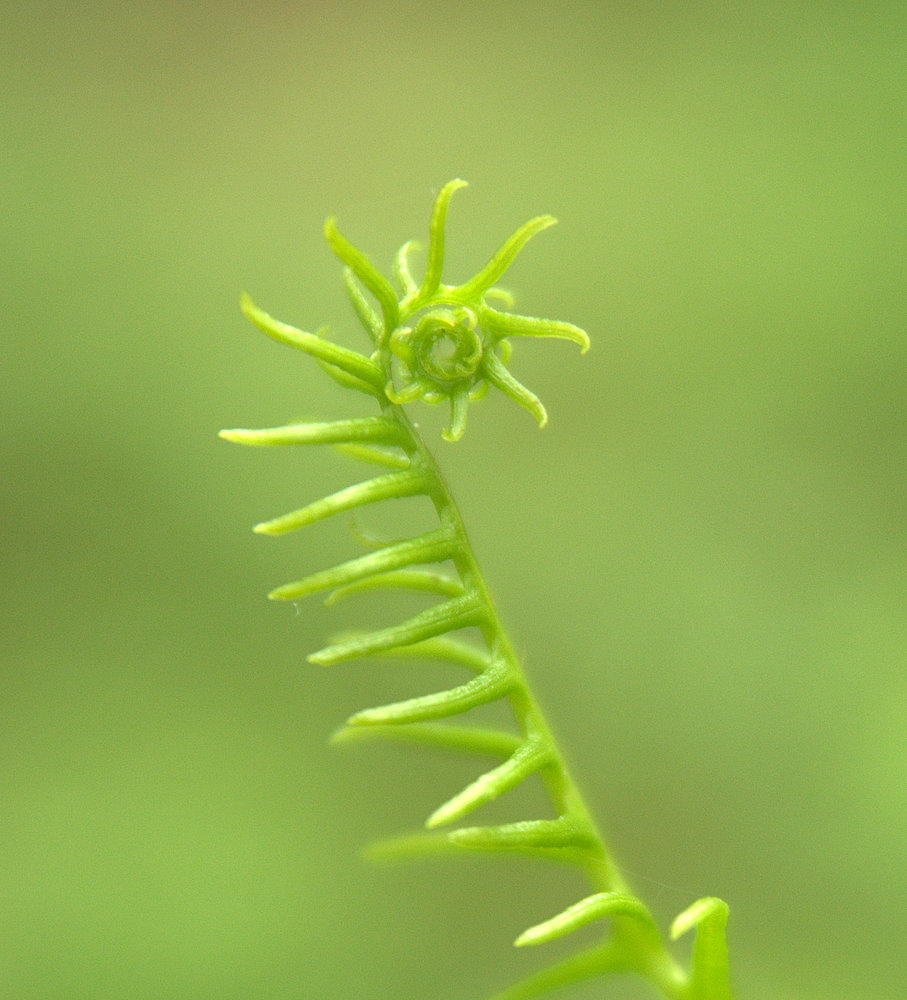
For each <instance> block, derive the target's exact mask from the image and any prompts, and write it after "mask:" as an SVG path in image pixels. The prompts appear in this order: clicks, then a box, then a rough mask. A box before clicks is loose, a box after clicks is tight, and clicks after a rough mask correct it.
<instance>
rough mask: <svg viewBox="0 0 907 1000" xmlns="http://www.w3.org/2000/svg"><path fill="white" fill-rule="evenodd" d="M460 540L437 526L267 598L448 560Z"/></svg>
mask: <svg viewBox="0 0 907 1000" xmlns="http://www.w3.org/2000/svg"><path fill="white" fill-rule="evenodd" d="M458 547H459V540H458V539H457V538H456V537H455V536H453V535H451V533H450V531H448V530H447V529H446V528H438V529H437V530H435V531H430V532H428V533H427V534H425V535H420V536H419V537H418V538H408V539H407V540H406V541H404V542H398V543H397V544H396V545H388V546H387V547H386V548H383V549H378V550H377V552H370V553H369V554H368V555H367V556H360V557H359V558H358V559H350V560H349V562H345V563H340V565H339V566H333V567H332V568H331V569H326V570H322V571H321V572H320V573H313V574H312V575H311V576H307V577H304V578H303V579H302V580H296V581H295V582H294V583H287V584H284V585H283V586H282V587H278V588H277V589H276V590H272V591H271V593H270V594H268V597H270V598H271V600H272V601H295V600H296V599H297V598H299V597H305V596H306V595H307V594H314V593H317V592H318V591H319V590H332V589H333V588H334V587H342V586H344V585H345V584H348V583H353V582H354V581H356V580H362V579H363V578H365V577H367V576H371V575H372V574H374V573H384V572H386V571H387V570H392V569H400V568H401V567H402V566H411V565H412V564H413V563H423V562H441V561H443V560H444V559H449V558H450V556H452V555H453V554H454V552H456V551H457V548H458Z"/></svg>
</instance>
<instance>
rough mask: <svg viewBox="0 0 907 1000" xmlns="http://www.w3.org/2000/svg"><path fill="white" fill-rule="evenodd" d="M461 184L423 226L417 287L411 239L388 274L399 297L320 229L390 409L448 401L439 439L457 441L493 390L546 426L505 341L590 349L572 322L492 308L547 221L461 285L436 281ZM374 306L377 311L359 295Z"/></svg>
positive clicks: (528, 229) (533, 225)
mask: <svg viewBox="0 0 907 1000" xmlns="http://www.w3.org/2000/svg"><path fill="white" fill-rule="evenodd" d="M461 187H465V181H461V180H453V181H450V183H448V184H446V185H445V186H444V187H443V188H442V189H441V191H440V193H439V194H438V197H437V199H436V200H435V205H434V209H433V211H432V217H431V224H430V227H429V245H428V259H427V262H426V267H425V275H424V277H423V279H422V282H421V283H417V282H416V280H415V279H414V278H413V276H412V273H411V271H410V266H409V255H410V253H411V252H412V251H413V250H415V249H418V247H417V244H415V243H414V242H412V241H410V242H409V243H406V244H405V245H404V246H403V247H401V248H400V251H399V252H398V253H397V256H396V259H395V262H394V267H393V276H394V278H395V280H396V282H397V285H398V286H399V289H400V293H399V295H398V292H397V291H396V290H395V289H394V287H393V285H392V284H391V282H390V281H389V280H388V279H387V278H385V277H384V276H383V275H382V274H381V273H380V272H379V271H378V270H377V269H376V268H375V267H374V265H373V264H372V263H371V262H370V261H369V259H368V258H367V257H366V256H365V255H364V254H363V253H362V252H361V251H360V250H357V249H356V248H355V247H354V246H353V245H352V244H351V243H349V241H348V240H346V239H345V237H343V236H342V235H341V234H340V233H339V232H338V230H337V228H336V225H335V223H334V220H333V219H329V220H328V222H327V223H326V225H325V236H326V238H327V241H328V243H329V244H330V246H331V249H332V250H333V251H334V252H335V253H336V254H337V256H338V257H339V258H340V259H341V260H342V261H343V262H344V263H345V264H346V265H347V274H346V287H347V292H348V293H349V296H350V298H351V300H352V303H353V307H354V309H355V311H356V314H357V316H358V317H359V319H360V321H361V322H362V324H363V326H364V327H365V329H366V331H367V332H368V333H369V335H370V336H371V337H372V339H373V340H374V341H375V345H376V350H375V352H374V354H373V355H372V358H371V360H372V361H374V362H377V364H378V365H380V366H381V367H382V369H383V370H384V373H385V377H386V381H385V384H384V394H385V395H386V397H387V399H389V400H390V401H391V402H392V403H395V404H403V403H409V402H412V401H413V400H416V399H422V400H424V401H425V402H428V403H439V402H441V401H442V400H444V399H447V400H449V402H450V409H451V417H450V423H449V426H448V427H447V429H446V430H445V431H444V432H443V434H444V437H445V438H447V440H449V441H456V440H458V439H459V438H461V437H462V436H463V432H464V431H465V429H466V411H467V408H468V404H469V402H470V400H474V399H479V398H481V397H482V396H483V395H484V394H485V393H486V392H487V391H488V388H489V386H495V387H496V388H497V389H499V390H500V391H501V392H503V393H504V394H505V395H507V396H509V397H510V398H511V399H513V400H514V401H515V402H517V403H519V404H520V406H523V407H524V408H525V409H527V410H529V412H530V413H532V415H533V416H534V417H535V418H536V419H537V420H538V422H539V426H544V425H545V423H546V422H547V419H548V415H547V414H546V412H545V408H544V406H543V405H542V403H541V401H540V400H539V398H538V397H537V396H536V395H535V394H534V393H533V392H531V391H530V390H529V389H527V388H526V386H524V385H523V384H522V383H520V382H518V381H517V379H516V378H514V376H513V375H512V374H511V373H510V372H509V371H508V369H507V368H506V364H507V362H508V361H509V360H510V354H511V348H510V344H509V342H508V340H507V338H509V337H558V338H561V339H565V340H572V341H573V342H574V343H576V344H579V346H580V347H581V348H582V350H583V352H585V351H586V350H588V348H589V338H588V336H587V335H586V333H585V331H583V330H581V329H580V328H579V327H578V326H574V325H573V324H572V323H563V322H559V321H557V320H548V319H540V318H537V317H534V316H521V315H519V314H517V313H512V312H509V311H502V310H499V309H495V308H494V307H493V306H492V305H491V303H490V300H497V301H498V304H499V305H500V304H503V306H504V307H505V309H506V308H509V307H510V305H511V304H512V300H511V297H510V296H509V294H508V293H506V292H504V291H503V290H502V289H498V288H495V287H494V285H495V283H496V282H497V281H498V280H499V279H500V278H501V276H502V275H503V274H504V272H505V271H506V270H507V268H508V267H509V266H510V265H511V264H512V263H513V261H514V259H515V258H516V256H517V254H518V253H519V252H520V250H521V249H522V248H523V247H524V246H525V244H526V243H527V242H528V241H529V240H530V239H531V238H532V237H533V236H534V235H535V234H536V233H539V232H541V231H542V230H543V229H547V228H548V227H549V226H551V225H553V224H554V222H555V221H556V220H555V219H553V218H552V217H551V216H550V215H541V216H538V217H537V218H535V219H530V221H529V222H527V223H526V224H525V225H523V226H521V227H520V228H519V229H518V230H517V231H516V232H515V233H514V234H513V235H512V236H511V237H510V238H509V239H508V240H506V241H505V242H504V243H503V244H502V246H501V247H500V249H499V250H498V251H497V253H495V254H494V255H493V256H492V258H491V259H490V260H489V261H488V263H487V264H486V265H485V267H484V268H482V270H481V271H479V273H478V274H476V275H474V276H473V277H472V278H470V279H469V280H468V281H466V282H463V283H462V284H459V285H447V284H444V283H442V281H441V273H442V269H443V264H444V228H445V223H446V220H447V208H448V205H449V203H450V199H451V197H452V196H453V194H454V192H455V191H457V190H458V189H459V188H461ZM366 292H370V293H371V294H372V295H373V296H374V298H375V299H376V300H377V302H378V305H379V309H380V313H379V312H376V311H375V309H374V308H373V307H372V305H371V304H370V302H369V301H368V299H367V297H366V294H365V293H366Z"/></svg>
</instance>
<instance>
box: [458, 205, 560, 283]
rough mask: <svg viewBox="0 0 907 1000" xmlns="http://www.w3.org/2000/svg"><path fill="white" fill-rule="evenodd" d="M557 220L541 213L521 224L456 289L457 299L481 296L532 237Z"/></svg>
mask: <svg viewBox="0 0 907 1000" xmlns="http://www.w3.org/2000/svg"><path fill="white" fill-rule="evenodd" d="M556 222H557V219H555V218H554V216H553V215H539V216H537V217H536V218H535V219H530V220H529V221H528V222H526V223H524V224H523V225H522V226H520V228H519V229H518V230H517V231H516V232H515V233H514V234H513V235H512V236H511V237H510V238H509V239H508V240H505V242H504V243H503V245H502V246H501V247H500V249H499V250H498V251H497V253H496V254H495V255H494V256H493V257H492V258H491V260H490V261H489V262H488V263H487V264H486V265H485V266H484V267H483V268H482V270H481V271H479V273H478V274H477V275H475V277H473V278H470V279H469V281H467V282H466V283H465V284H463V285H459V286H458V287H457V288H456V289H454V293H455V294H456V297H457V299H459V300H463V301H469V300H472V299H475V298H479V297H481V296H482V295H483V294H484V293H485V292H487V291H488V289H489V288H491V286H492V285H494V284H495V283H496V282H497V280H498V279H499V278H500V277H501V275H502V274H503V273H504V272H505V271H506V270H507V268H508V267H510V265H511V264H512V263H513V261H514V259H515V258H516V255H517V254H518V253H519V252H520V250H522V249H523V247H524V246H525V245H526V244H527V243H528V242H529V241H530V240H531V239H532V237H533V236H535V235H536V233H540V232H541V231H542V230H543V229H547V228H548V227H549V226H553V225H554V224H555V223H556Z"/></svg>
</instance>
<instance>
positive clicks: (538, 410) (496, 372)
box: [482, 351, 548, 427]
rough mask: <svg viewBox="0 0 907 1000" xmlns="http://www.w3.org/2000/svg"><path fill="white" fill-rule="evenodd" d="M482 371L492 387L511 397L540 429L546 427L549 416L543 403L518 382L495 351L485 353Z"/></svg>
mask: <svg viewBox="0 0 907 1000" xmlns="http://www.w3.org/2000/svg"><path fill="white" fill-rule="evenodd" d="M482 369H483V371H484V372H485V377H486V378H487V379H488V381H489V382H491V384H492V385H495V386H497V387H498V388H499V389H500V390H501V392H503V393H504V395H506V396H509V397H510V398H511V399H512V400H513V401H514V402H515V403H519V404H520V406H522V407H523V408H524V409H527V410H528V411H529V412H530V413H531V414H532V415H533V416H534V417H535V419H536V420H537V421H538V422H539V427H544V426H545V424H547V423H548V414H547V412H546V411H545V407H544V406H543V405H542V401H541V400H540V399H539V398H538V396H536V394H535V393H534V392H531V391H530V390H529V389H527V388H526V386H525V385H523V383H522V382H518V381H517V380H516V379H515V378H514V377H513V376H512V375H511V374H510V372H509V371H508V370H507V369H506V368H505V367H504V363H503V362H502V361H501V359H500V358H499V357H498V356H497V355H496V354H495V353H494V351H486V352H485V356H484V357H483V358H482Z"/></svg>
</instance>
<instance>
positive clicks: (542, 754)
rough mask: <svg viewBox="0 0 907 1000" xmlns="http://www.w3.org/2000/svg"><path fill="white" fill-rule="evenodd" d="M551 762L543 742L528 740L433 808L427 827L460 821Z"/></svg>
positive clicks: (426, 822) (430, 828)
mask: <svg viewBox="0 0 907 1000" xmlns="http://www.w3.org/2000/svg"><path fill="white" fill-rule="evenodd" d="M550 760H551V752H550V750H549V748H548V746H547V744H546V743H545V742H544V741H542V740H540V739H529V740H527V741H526V742H525V743H523V744H522V745H521V746H520V747H519V748H518V749H517V750H515V751H514V753H513V754H512V756H511V757H510V758H509V759H508V760H506V761H504V763H503V764H501V765H500V766H498V767H496V768H494V769H493V770H491V771H487V772H486V773H485V774H483V775H481V777H479V778H477V779H476V780H475V781H473V782H472V783H471V784H470V785H467V786H466V788H464V789H463V791H462V792H459V793H458V794H456V795H455V796H454V797H453V798H452V799H449V800H448V801H447V802H445V803H444V805H442V806H440V807H439V808H438V809H436V810H435V811H434V812H433V813H432V814H431V816H429V817H428V819H427V820H426V821H425V825H426V827H427V828H428V829H429V830H432V829H434V828H435V827H438V826H443V825H445V824H447V823H453V822H455V821H456V820H458V819H461V818H462V817H463V816H465V815H466V814H467V813H469V812H472V810H473V809H477V808H478V807H479V806H480V805H483V804H484V803H485V802H491V801H493V800H494V799H496V798H498V797H499V796H501V795H503V794H504V792H506V791H509V790H510V789H511V788H514V787H515V786H516V785H518V784H520V782H522V781H524V780H525V779H526V778H528V777H529V776H530V775H531V774H534V773H535V772H536V771H538V770H539V769H540V768H542V767H544V766H545V764H547V763H549V761H550Z"/></svg>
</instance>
